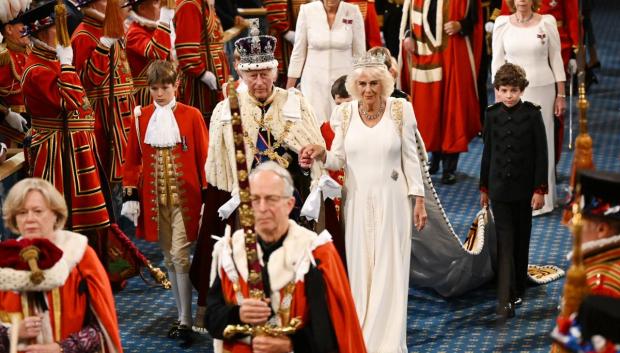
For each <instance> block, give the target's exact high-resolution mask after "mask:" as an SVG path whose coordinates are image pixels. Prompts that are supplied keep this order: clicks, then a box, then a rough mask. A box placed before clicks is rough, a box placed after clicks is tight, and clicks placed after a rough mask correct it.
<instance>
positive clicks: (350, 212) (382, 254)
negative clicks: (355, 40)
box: [300, 55, 426, 353]
mask: <svg viewBox="0 0 620 353" xmlns="http://www.w3.org/2000/svg"><path fill="white" fill-rule="evenodd" d="M346 86H347V91H349V93H350V94H351V95H352V96H353V98H354V99H355V100H353V101H351V102H347V103H343V104H341V105H340V106H338V108H337V109H336V111H335V112H334V115H333V116H332V120H331V124H332V126H333V129H334V132H335V137H334V140H333V144H332V149H331V151H327V152H326V151H325V148H324V147H321V146H318V145H309V146H305V147H304V148H302V150H301V152H300V155H301V156H302V164H304V165H305V166H307V165H310V164H311V163H312V161H313V160H317V161H322V162H324V163H325V167H326V168H328V169H330V170H339V169H340V168H342V167H344V168H345V175H346V177H345V183H344V192H345V193H344V195H343V199H344V213H343V217H344V222H345V243H346V245H345V248H346V255H347V256H346V257H347V267H348V272H349V281H350V283H351V291H352V292H353V299H354V301H355V307H356V310H357V315H358V318H359V320H360V323H361V326H362V331H363V333H364V340H365V342H366V345H367V348H368V352H372V353H401V352H407V344H406V329H407V296H408V290H409V263H410V254H411V251H410V250H411V236H412V225H415V226H416V228H417V229H418V230H421V229H422V228H423V227H424V225H425V224H426V210H425V207H424V184H423V180H422V173H421V165H420V160H419V158H418V148H417V147H418V146H417V142H416V129H417V123H416V119H415V116H414V114H413V107H412V106H411V104H410V103H409V102H407V101H406V100H404V99H402V98H391V97H390V94H391V92H392V90H393V87H394V79H393V78H392V77H391V76H390V74H389V73H388V71H387V69H386V67H385V65H384V64H383V57H382V56H381V57H379V58H377V57H372V56H370V55H367V56H364V57H363V58H362V59H361V60H360V61H359V63H356V64H355V69H354V71H353V72H352V73H351V74H350V75H349V76H348V77H347V83H346Z"/></svg>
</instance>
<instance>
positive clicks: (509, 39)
mask: <svg viewBox="0 0 620 353" xmlns="http://www.w3.org/2000/svg"><path fill="white" fill-rule="evenodd" d="M505 62H510V63H513V64H516V65H519V66H521V67H522V68H523V70H525V74H526V78H527V80H528V81H529V82H530V84H529V86H528V87H527V88H526V89H525V91H524V92H523V100H526V101H530V102H532V103H535V104H538V105H540V107H541V114H542V117H543V122H544V124H545V132H546V134H547V161H548V164H547V165H548V169H547V170H548V186H549V192H548V193H547V194H546V195H545V205H544V206H543V208H542V209H540V210H538V211H535V212H534V215H537V214H543V213H547V212H551V211H552V210H553V207H554V204H555V199H556V191H555V131H554V130H555V128H554V120H555V116H554V114H553V108H554V105H555V96H556V89H555V83H556V82H562V81H566V75H565V73H564V64H563V63H562V55H561V46H560V34H559V33H558V29H557V24H556V21H555V18H554V17H553V16H551V15H543V16H542V19H541V20H540V23H538V24H537V25H535V26H531V27H527V28H523V27H517V26H515V25H513V24H512V23H510V19H509V16H499V17H498V18H497V19H496V20H495V28H494V29H493V59H492V61H491V72H492V74H493V76H495V73H496V72H497V70H498V69H499V67H500V66H501V65H503V64H504V63H505Z"/></svg>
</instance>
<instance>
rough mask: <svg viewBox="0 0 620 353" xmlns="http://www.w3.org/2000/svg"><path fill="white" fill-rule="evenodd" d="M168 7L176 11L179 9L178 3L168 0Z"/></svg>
mask: <svg viewBox="0 0 620 353" xmlns="http://www.w3.org/2000/svg"><path fill="white" fill-rule="evenodd" d="M166 7H167V8H169V9H173V10H174V9H175V8H176V7H177V4H176V1H174V0H166Z"/></svg>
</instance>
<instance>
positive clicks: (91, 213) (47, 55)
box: [22, 2, 109, 231]
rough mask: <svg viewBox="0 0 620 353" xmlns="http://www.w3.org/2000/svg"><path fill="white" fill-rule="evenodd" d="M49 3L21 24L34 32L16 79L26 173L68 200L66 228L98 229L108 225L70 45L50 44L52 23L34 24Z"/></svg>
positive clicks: (90, 119)
mask: <svg viewBox="0 0 620 353" xmlns="http://www.w3.org/2000/svg"><path fill="white" fill-rule="evenodd" d="M50 4H51V5H50ZM53 5H54V3H53V2H50V3H48V4H47V5H44V6H41V7H39V8H37V9H35V10H32V11H31V12H29V13H27V14H25V15H24V22H25V23H27V22H28V21H31V22H28V24H30V26H29V27H28V28H30V30H31V31H34V32H29V33H30V34H32V35H33V38H34V39H33V41H34V43H35V45H34V47H33V49H32V54H31V55H30V56H29V57H28V60H27V61H26V69H25V70H24V74H23V78H22V84H23V86H22V87H23V88H22V89H23V93H24V101H25V103H26V107H27V109H28V112H29V113H30V114H31V116H32V132H31V133H32V144H31V146H30V151H29V154H30V158H29V159H30V161H31V162H30V172H29V174H30V175H31V176H34V177H39V178H43V179H45V180H47V181H49V182H51V183H52V184H53V185H54V186H55V187H56V188H57V189H58V190H59V191H60V192H61V193H63V194H64V195H65V197H67V198H71V201H70V203H69V204H70V207H71V210H70V211H71V212H70V214H71V217H70V219H69V225H70V226H71V229H72V230H74V231H85V230H92V229H99V228H103V227H106V226H107V225H108V224H109V218H108V211H107V209H106V204H105V200H104V196H103V193H102V191H101V180H100V179H99V171H98V167H97V165H98V163H97V153H96V148H95V138H94V133H93V130H94V127H95V117H94V114H93V110H92V108H91V106H90V103H89V100H88V98H86V95H85V94H84V90H83V88H82V84H81V82H80V79H79V77H78V76H77V74H76V72H75V68H74V67H73V66H72V65H71V58H72V56H73V52H72V50H71V47H66V48H63V47H59V48H58V49H56V50H55V49H54V48H52V47H51V46H50V45H54V43H55V42H56V28H55V27H54V26H53V22H52V23H51V26H48V27H47V28H40V27H37V26H36V25H35V21H37V20H39V23H41V21H40V20H41V19H42V18H50V19H51V17H50V16H49V14H50V13H51V12H52V10H53ZM50 21H52V20H50ZM64 129H67V132H66V133H64V132H63V131H64ZM67 137H68V140H66V138H67ZM67 177H68V178H69V180H66V179H65V178H67ZM66 187H69V188H70V189H69V190H66Z"/></svg>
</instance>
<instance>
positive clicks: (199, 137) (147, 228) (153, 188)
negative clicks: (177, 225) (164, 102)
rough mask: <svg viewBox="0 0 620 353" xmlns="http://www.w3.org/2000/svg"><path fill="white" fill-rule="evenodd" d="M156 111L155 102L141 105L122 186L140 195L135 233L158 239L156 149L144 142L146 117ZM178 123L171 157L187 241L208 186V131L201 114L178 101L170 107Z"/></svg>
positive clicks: (195, 231)
mask: <svg viewBox="0 0 620 353" xmlns="http://www.w3.org/2000/svg"><path fill="white" fill-rule="evenodd" d="M154 111H155V106H154V105H152V104H151V105H149V106H147V107H144V108H142V113H141V115H140V116H139V117H137V118H136V124H134V126H132V128H131V133H130V135H129V144H128V146H127V155H126V156H125V158H126V161H125V165H124V166H123V168H124V172H125V179H124V180H123V187H124V188H136V189H138V195H139V197H140V210H141V212H140V218H139V221H138V227H137V229H136V235H137V236H139V237H142V238H144V239H146V240H148V241H157V240H158V234H159V221H158V218H157V217H158V207H159V203H158V194H157V192H158V191H157V185H158V183H157V177H158V173H157V170H158V169H157V168H158V165H157V148H155V147H153V146H151V145H148V144H146V143H144V138H145V135H146V129H147V127H148V125H149V120H150V119H151V116H152V115H153V112H154ZM173 112H174V117H175V119H176V122H177V124H178V126H179V132H180V134H181V143H179V144H177V145H176V146H174V147H173V148H172V153H171V154H172V156H173V157H172V160H173V165H174V172H173V173H172V174H173V175H174V176H173V177H176V185H177V186H178V195H179V203H180V205H179V207H180V208H181V212H182V214H183V224H184V225H185V231H186V234H187V241H190V242H191V241H194V240H196V238H197V236H198V221H199V219H200V208H201V205H202V200H201V197H200V196H201V192H202V190H203V189H206V188H207V179H206V176H205V168H204V166H205V163H206V162H207V151H208V146H209V132H208V131H207V127H206V125H205V122H204V119H203V118H202V114H200V112H199V111H198V110H197V109H196V108H193V107H190V106H187V105H185V104H182V103H177V104H176V106H175V108H174V109H173Z"/></svg>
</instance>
